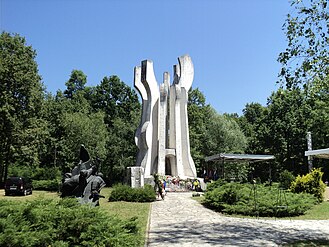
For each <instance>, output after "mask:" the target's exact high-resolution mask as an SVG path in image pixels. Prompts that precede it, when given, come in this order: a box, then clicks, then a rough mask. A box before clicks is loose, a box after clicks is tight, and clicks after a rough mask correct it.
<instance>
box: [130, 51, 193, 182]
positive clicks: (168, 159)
mask: <svg viewBox="0 0 329 247" xmlns="http://www.w3.org/2000/svg"><path fill="white" fill-rule="evenodd" d="M178 61H179V64H178V65H175V66H174V81H173V84H172V85H171V86H170V76H169V73H168V72H166V73H164V78H163V83H162V84H161V85H160V87H158V83H157V81H156V79H155V76H154V71H153V63H152V62H151V61H148V60H145V61H142V66H141V67H136V68H135V79H134V85H135V87H136V89H137V90H138V91H139V93H140V95H141V97H142V105H143V112H142V116H141V123H140V125H139V127H138V129H137V131H136V135H135V141H136V145H137V146H138V149H139V152H138V155H137V163H136V166H141V167H143V168H144V170H145V174H144V176H145V178H149V177H151V175H152V174H154V173H157V174H161V175H173V176H179V177H181V178H186V177H192V178H194V177H196V169H195V165H194V162H193V159H192V157H191V154H190V141H189V131H188V116H187V100H188V91H189V89H190V88H191V85H192V81H193V76H194V69H193V64H192V60H191V58H190V57H189V56H188V55H185V56H182V57H179V58H178ZM168 163H169V164H168ZM166 167H167V168H168V167H169V168H170V169H169V171H170V173H171V174H168V171H166ZM166 173H167V174H166Z"/></svg>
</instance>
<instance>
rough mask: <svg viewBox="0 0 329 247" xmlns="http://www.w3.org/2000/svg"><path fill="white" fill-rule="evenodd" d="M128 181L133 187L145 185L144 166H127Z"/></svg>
mask: <svg viewBox="0 0 329 247" xmlns="http://www.w3.org/2000/svg"><path fill="white" fill-rule="evenodd" d="M127 183H128V185H130V186H131V187H132V188H142V187H144V168H143V167H140V166H131V167H128V168H127Z"/></svg>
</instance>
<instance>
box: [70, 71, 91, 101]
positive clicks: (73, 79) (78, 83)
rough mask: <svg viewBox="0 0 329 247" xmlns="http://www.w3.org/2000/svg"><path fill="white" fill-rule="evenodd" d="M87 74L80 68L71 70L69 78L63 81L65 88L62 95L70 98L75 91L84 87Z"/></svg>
mask: <svg viewBox="0 0 329 247" xmlns="http://www.w3.org/2000/svg"><path fill="white" fill-rule="evenodd" d="M86 83H87V76H86V75H85V74H84V73H83V72H82V71H81V70H72V72H71V76H70V79H69V80H68V81H67V82H66V83H65V85H66V87H67V88H66V90H65V91H64V95H65V97H66V98H68V99H72V98H73V96H74V95H75V94H76V93H77V92H79V91H80V92H81V91H83V90H84V89H85V84H86Z"/></svg>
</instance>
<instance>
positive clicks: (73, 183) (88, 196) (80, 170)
mask: <svg viewBox="0 0 329 247" xmlns="http://www.w3.org/2000/svg"><path fill="white" fill-rule="evenodd" d="M98 168H99V160H98V159H96V161H92V160H91V159H90V156H89V153H88V151H87V150H86V148H85V147H84V146H83V145H81V147H80V162H79V164H78V165H77V166H75V167H74V168H73V170H72V172H71V173H65V175H64V179H63V180H64V181H63V184H62V189H61V192H62V194H61V197H70V196H71V197H77V198H79V200H80V202H81V203H91V204H92V205H95V206H98V205H99V198H100V197H102V196H101V195H100V194H99V193H100V191H101V189H102V188H103V187H104V186H105V185H106V184H105V182H104V180H103V179H102V174H101V173H99V172H98Z"/></svg>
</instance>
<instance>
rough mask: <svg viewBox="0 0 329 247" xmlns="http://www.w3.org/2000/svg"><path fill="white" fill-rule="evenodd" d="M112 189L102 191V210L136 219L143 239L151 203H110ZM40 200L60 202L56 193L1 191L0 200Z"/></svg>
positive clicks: (124, 217)
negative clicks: (9, 192) (22, 193)
mask: <svg viewBox="0 0 329 247" xmlns="http://www.w3.org/2000/svg"><path fill="white" fill-rule="evenodd" d="M110 193H111V188H104V189H102V191H101V195H103V196H105V198H102V199H101V200H100V208H101V210H105V211H106V212H107V213H109V214H112V215H117V216H118V217H119V218H122V219H130V218H132V217H136V218H137V219H136V221H137V223H138V226H139V227H140V229H141V231H140V234H141V238H144V237H145V235H146V229H147V224H148V216H149V210H150V205H151V204H150V203H134V202H108V198H109V195H110ZM39 198H49V199H54V200H60V197H59V194H58V193H56V192H47V191H36V190H34V191H33V193H32V195H28V196H5V192H4V190H0V200H5V199H6V200H15V201H28V200H38V199H39Z"/></svg>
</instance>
